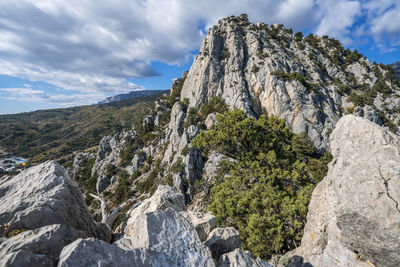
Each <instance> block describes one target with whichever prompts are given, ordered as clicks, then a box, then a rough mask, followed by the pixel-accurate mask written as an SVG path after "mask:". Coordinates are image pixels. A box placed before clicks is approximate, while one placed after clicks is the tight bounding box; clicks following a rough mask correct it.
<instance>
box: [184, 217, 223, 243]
mask: <svg viewBox="0 0 400 267" xmlns="http://www.w3.org/2000/svg"><path fill="white" fill-rule="evenodd" d="M180 214H181V215H182V216H183V217H185V218H186V219H187V220H188V221H189V222H191V223H192V224H193V226H194V228H195V229H196V231H197V234H198V235H199V238H200V240H201V241H202V242H203V241H205V240H206V239H207V236H208V234H209V233H210V232H211V231H212V230H213V229H214V228H215V227H216V226H217V220H216V218H215V216H214V215H212V214H210V213H204V212H195V211H182V212H181V213H180Z"/></svg>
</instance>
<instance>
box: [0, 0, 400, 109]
mask: <svg viewBox="0 0 400 267" xmlns="http://www.w3.org/2000/svg"><path fill="white" fill-rule="evenodd" d="M241 13H247V14H248V16H249V19H250V20H251V21H253V22H259V21H260V22H265V23H267V24H271V23H282V24H284V25H285V26H287V27H291V28H293V30H294V31H303V32H305V33H306V34H308V33H311V32H312V33H316V34H319V35H325V34H327V35H329V36H332V37H335V38H336V39H339V40H340V41H341V42H342V43H343V44H344V46H345V47H348V48H351V49H358V50H359V51H361V52H362V53H363V54H364V55H366V56H367V57H368V58H369V59H370V60H371V61H377V62H383V63H385V64H388V63H392V62H395V61H398V60H400V0H375V1H372V0H370V1H368V0H284V1H277V0H229V1H228V0H218V1H217V0H99V1H94V0H92V1H86V0H79V1H78V0H68V1H66V0H0V114H5V113H15V112H22V111H31V110H35V109H44V108H53V107H65V106H73V105H83V104H91V103H95V102H97V101H99V100H102V99H103V98H104V97H106V96H110V95H114V94H118V93H126V92H129V91H132V90H139V89H168V88H169V87H170V84H171V81H172V80H173V79H174V78H177V77H180V75H181V73H182V71H184V70H187V69H189V68H190V65H191V62H192V60H193V56H194V54H195V53H196V52H197V50H198V48H199V46H200V43H201V41H202V40H203V38H204V36H205V34H207V30H208V28H209V27H211V26H212V25H214V24H215V23H217V21H218V20H219V19H220V18H223V17H225V16H229V15H239V14H241Z"/></svg>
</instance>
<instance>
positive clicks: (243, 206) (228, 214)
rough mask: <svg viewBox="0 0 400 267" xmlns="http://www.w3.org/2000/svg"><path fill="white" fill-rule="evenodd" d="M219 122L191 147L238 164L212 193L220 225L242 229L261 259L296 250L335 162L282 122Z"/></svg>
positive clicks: (232, 114) (230, 117) (227, 118)
mask: <svg viewBox="0 0 400 267" xmlns="http://www.w3.org/2000/svg"><path fill="white" fill-rule="evenodd" d="M217 119H218V123H217V124H216V125H215V126H214V127H213V128H212V129H210V130H208V131H203V132H201V133H200V135H198V136H197V137H196V138H195V139H194V140H193V141H192V144H193V145H194V147H196V148H198V149H203V151H204V153H208V152H209V151H216V152H219V153H223V154H225V155H226V156H229V157H231V158H234V159H235V161H234V162H229V161H224V164H223V165H224V170H225V173H221V174H220V177H217V179H216V181H219V182H217V184H216V185H215V186H214V187H213V188H212V189H211V205H210V206H209V209H210V210H211V211H212V212H213V213H214V214H215V216H216V217H217V222H218V224H219V225H222V226H234V227H235V228H236V229H238V230H239V232H240V235H241V238H242V240H243V246H244V248H245V249H247V250H250V251H251V252H252V253H253V254H254V255H256V256H260V257H262V258H268V257H269V256H270V255H272V254H274V253H284V252H286V251H288V250H291V249H293V248H295V247H296V246H298V245H299V244H300V241H301V237H302V235H303V228H304V225H305V222H306V215H307V207H308V203H309V201H310V198H311V193H312V190H313V189H314V187H315V186H316V184H317V183H318V182H319V181H320V180H321V179H322V178H323V177H324V176H325V174H326V171H327V167H326V164H327V163H328V162H329V161H330V156H329V155H328V154H326V155H324V156H322V155H318V154H317V153H316V149H315V148H314V147H313V144H312V143H311V141H310V140H309V137H308V136H307V135H306V134H301V135H295V134H293V133H292V132H291V130H290V129H289V127H287V126H286V125H285V121H284V120H281V119H279V118H277V117H269V118H268V117H267V116H265V115H262V116H261V117H260V118H259V119H255V118H252V117H249V116H247V115H246V114H245V113H244V112H243V111H241V110H234V111H228V112H225V113H224V114H223V115H218V116H217Z"/></svg>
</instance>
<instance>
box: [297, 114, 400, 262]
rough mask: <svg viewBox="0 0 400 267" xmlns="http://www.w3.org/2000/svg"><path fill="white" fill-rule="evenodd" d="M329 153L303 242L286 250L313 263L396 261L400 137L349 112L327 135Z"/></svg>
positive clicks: (399, 236) (399, 216) (399, 246)
mask: <svg viewBox="0 0 400 267" xmlns="http://www.w3.org/2000/svg"><path fill="white" fill-rule="evenodd" d="M331 152H332V155H333V160H332V162H331V163H330V166H329V171H328V175H327V176H326V177H325V178H324V179H323V181H322V182H321V183H320V184H319V185H318V186H317V187H316V189H315V190H314V192H313V194H312V199H311V203H310V205H309V213H308V216H307V224H306V227H305V230H304V236H303V239H302V245H301V246H300V247H299V248H298V249H296V250H295V251H292V252H291V253H289V255H299V256H301V257H303V258H304V262H309V263H311V264H312V265H314V266H372V265H376V266H399V265H400V253H399V252H400V244H399V242H398V240H399V239H400V229H399V225H400V210H399V205H398V204H399V201H400V198H399V196H400V137H399V136H398V135H395V134H392V133H390V132H388V131H387V130H385V129H384V128H382V127H379V126H378V125H376V124H374V123H372V122H370V121H368V120H365V119H362V118H360V117H355V116H353V115H348V116H345V117H343V118H342V119H341V120H340V121H339V122H338V124H337V126H336V128H335V130H334V131H333V132H332V134H331ZM299 266H300V265H299Z"/></svg>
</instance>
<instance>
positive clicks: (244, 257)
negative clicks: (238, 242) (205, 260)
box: [218, 248, 273, 267]
mask: <svg viewBox="0 0 400 267" xmlns="http://www.w3.org/2000/svg"><path fill="white" fill-rule="evenodd" d="M218 265H219V266H220V267H273V266H272V265H270V264H268V263H266V262H265V261H263V260H262V259H260V258H256V259H255V258H254V257H253V255H252V254H251V253H250V252H247V251H243V250H241V249H240V248H237V249H235V250H234V251H232V252H229V253H227V254H224V255H222V256H221V258H220V259H219V262H218Z"/></svg>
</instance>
